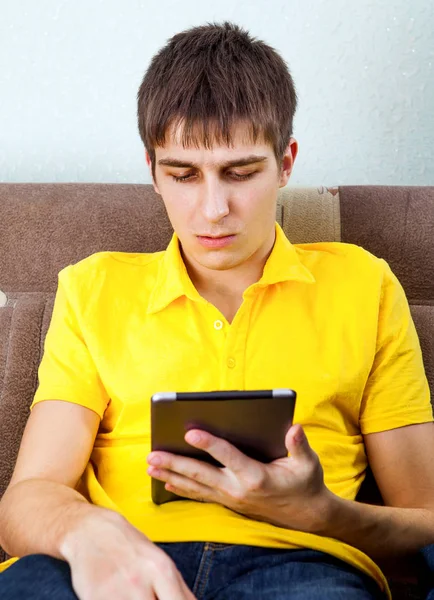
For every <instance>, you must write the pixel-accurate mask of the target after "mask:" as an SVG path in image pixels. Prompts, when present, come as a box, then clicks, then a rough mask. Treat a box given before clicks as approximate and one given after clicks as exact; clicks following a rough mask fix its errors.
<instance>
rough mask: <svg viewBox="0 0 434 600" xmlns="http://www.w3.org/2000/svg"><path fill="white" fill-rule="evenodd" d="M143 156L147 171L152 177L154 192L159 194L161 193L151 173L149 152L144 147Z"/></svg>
mask: <svg viewBox="0 0 434 600" xmlns="http://www.w3.org/2000/svg"><path fill="white" fill-rule="evenodd" d="M145 158H146V164H147V165H148V167H149V172H150V174H151V177H152V185H153V186H154V190H155V193H156V194H158V195H159V196H161V194H160V190H159V189H158V187H157V183H156V181H155V179H154V177H153V175H152V162H151V157H150V156H149V152H148V151H147V150H146V149H145Z"/></svg>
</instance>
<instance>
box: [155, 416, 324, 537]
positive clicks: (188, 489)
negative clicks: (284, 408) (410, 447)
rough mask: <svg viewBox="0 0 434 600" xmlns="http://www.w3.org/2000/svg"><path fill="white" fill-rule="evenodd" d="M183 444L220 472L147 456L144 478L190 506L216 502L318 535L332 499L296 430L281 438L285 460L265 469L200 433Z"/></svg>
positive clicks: (170, 458) (202, 464)
mask: <svg viewBox="0 0 434 600" xmlns="http://www.w3.org/2000/svg"><path fill="white" fill-rule="evenodd" d="M195 436H199V437H198V439H197V441H196V440H195ZM185 440H186V441H187V442H188V443H189V444H190V445H192V446H195V447H196V448H201V449H202V450H205V451H206V452H208V453H209V454H210V455H211V456H212V457H213V458H215V459H216V460H218V461H219V462H220V463H221V464H222V465H224V467H223V468H219V467H215V466H213V465H209V464H207V463H205V462H203V461H200V460H197V459H194V458H187V457H183V456H177V455H174V454H171V453H168V452H160V451H159V452H151V454H150V455H149V456H148V463H149V464H150V465H151V466H150V467H149V468H148V473H149V475H151V476H152V477H154V478H155V479H160V480H162V481H165V482H167V483H166V486H165V487H166V489H167V490H170V491H172V492H175V493H176V494H178V495H179V496H184V497H186V498H190V499H192V500H199V501H202V502H216V503H219V504H222V505H224V506H226V507H227V508H230V509H231V510H234V511H236V512H238V513H241V514H243V515H246V516H248V517H251V518H253V519H256V520H259V521H267V522H268V523H272V524H274V525H277V526H279V527H286V528H291V529H298V530H301V531H306V532H310V533H315V532H316V531H319V530H321V528H322V525H323V522H324V520H325V519H327V514H328V510H329V507H330V506H331V504H332V500H333V497H334V495H333V494H332V492H330V490H328V488H327V487H326V486H325V484H324V476H323V470H322V467H321V464H320V461H319V458H318V455H317V454H316V453H315V452H314V451H313V450H312V448H311V447H310V446H309V442H308V441H307V438H306V436H305V434H304V431H303V429H302V427H301V425H293V426H292V427H291V428H290V429H289V430H288V432H287V434H286V439H285V445H286V448H287V450H288V452H289V454H290V456H289V457H285V458H279V459H278V460H275V461H273V462H271V463H268V464H264V463H261V462H258V461H256V460H253V459H251V458H249V457H248V456H246V455H245V454H243V453H242V452H240V451H239V450H238V449H237V448H235V447H234V446H233V445H232V444H230V443H229V442H227V441H225V440H223V439H221V438H217V437H215V436H213V435H211V434H209V433H207V432H205V431H200V430H196V429H195V430H190V431H189V432H187V433H186V435H185Z"/></svg>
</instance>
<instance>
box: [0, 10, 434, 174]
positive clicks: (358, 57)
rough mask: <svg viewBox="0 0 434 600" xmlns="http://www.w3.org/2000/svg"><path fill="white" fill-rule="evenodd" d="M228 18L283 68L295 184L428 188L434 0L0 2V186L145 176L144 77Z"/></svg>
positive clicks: (433, 120) (432, 159) (433, 146)
mask: <svg viewBox="0 0 434 600" xmlns="http://www.w3.org/2000/svg"><path fill="white" fill-rule="evenodd" d="M223 20H231V21H234V22H236V23H238V24H240V25H242V26H244V27H246V28H247V29H248V30H249V31H250V32H251V33H252V34H253V35H255V36H257V37H259V38H260V39H263V40H265V41H266V42H267V43H269V44H271V45H272V46H274V47H275V48H276V49H277V50H278V51H280V52H281V54H282V55H283V57H284V58H285V60H286V61H287V62H288V64H289V67H290V70H291V72H292V74H293V77H294V79H295V84H296V87H297V91H298V95H299V99H300V101H299V108H298V111H297V113H296V117H295V129H294V136H295V137H296V138H297V140H298V141H299V145H300V149H299V155H298V157H297V160H296V163H295V167H294V171H293V174H292V177H291V179H290V183H289V184H290V185H297V186H299V185H345V184H346V185H356V184H380V185H387V184H390V185H434V143H433V139H434V2H433V0H411V1H409V0H384V2H378V1H375V2H374V1H373V0H357V1H356V0H251V1H250V2H247V1H245V0H238V1H235V0H215V1H213V2H210V1H206V0H184V1H183V2H178V1H175V0H164V1H161V2H156V1H152V2H151V1H150V0H118V1H116V0H37V1H35V0H0V181H1V182H49V181H52V182H77V181H81V182H107V183H115V182H128V183H148V182H150V178H149V174H148V172H147V168H146V164H145V161H144V150H143V147H142V144H141V141H140V137H139V134H138V131H137V125H136V93H137V89H138V86H139V84H140V81H141V79H142V76H143V74H144V71H145V69H146V67H147V66H148V63H149V60H150V58H151V57H152V55H153V54H154V53H155V52H156V51H157V50H158V49H159V48H160V47H161V46H162V45H163V44H164V43H165V41H166V40H167V39H168V38H169V37H170V36H171V35H173V34H174V33H175V32H178V31H181V30H183V29H185V28H188V27H190V26H193V25H199V24H203V23H205V22H207V21H223Z"/></svg>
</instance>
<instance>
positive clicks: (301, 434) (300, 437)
mask: <svg viewBox="0 0 434 600" xmlns="http://www.w3.org/2000/svg"><path fill="white" fill-rule="evenodd" d="M294 440H295V441H296V442H297V444H299V443H300V442H302V441H303V440H304V432H303V429H299V430H298V432H297V433H296V434H295V436H294Z"/></svg>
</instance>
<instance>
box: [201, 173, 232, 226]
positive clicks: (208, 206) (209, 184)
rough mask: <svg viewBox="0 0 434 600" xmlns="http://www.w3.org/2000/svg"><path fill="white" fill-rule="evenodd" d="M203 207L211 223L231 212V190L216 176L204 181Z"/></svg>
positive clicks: (203, 211)
mask: <svg viewBox="0 0 434 600" xmlns="http://www.w3.org/2000/svg"><path fill="white" fill-rule="evenodd" d="M201 209H202V213H203V215H204V217H205V218H206V220H207V221H208V222H209V223H217V222H218V221H220V220H221V219H222V218H223V217H225V216H226V215H228V214H229V190H228V189H227V187H226V186H225V185H224V184H223V183H221V182H220V181H217V180H216V179H214V178H209V179H208V180H207V181H205V182H204V186H203V190H202V198H201Z"/></svg>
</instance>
